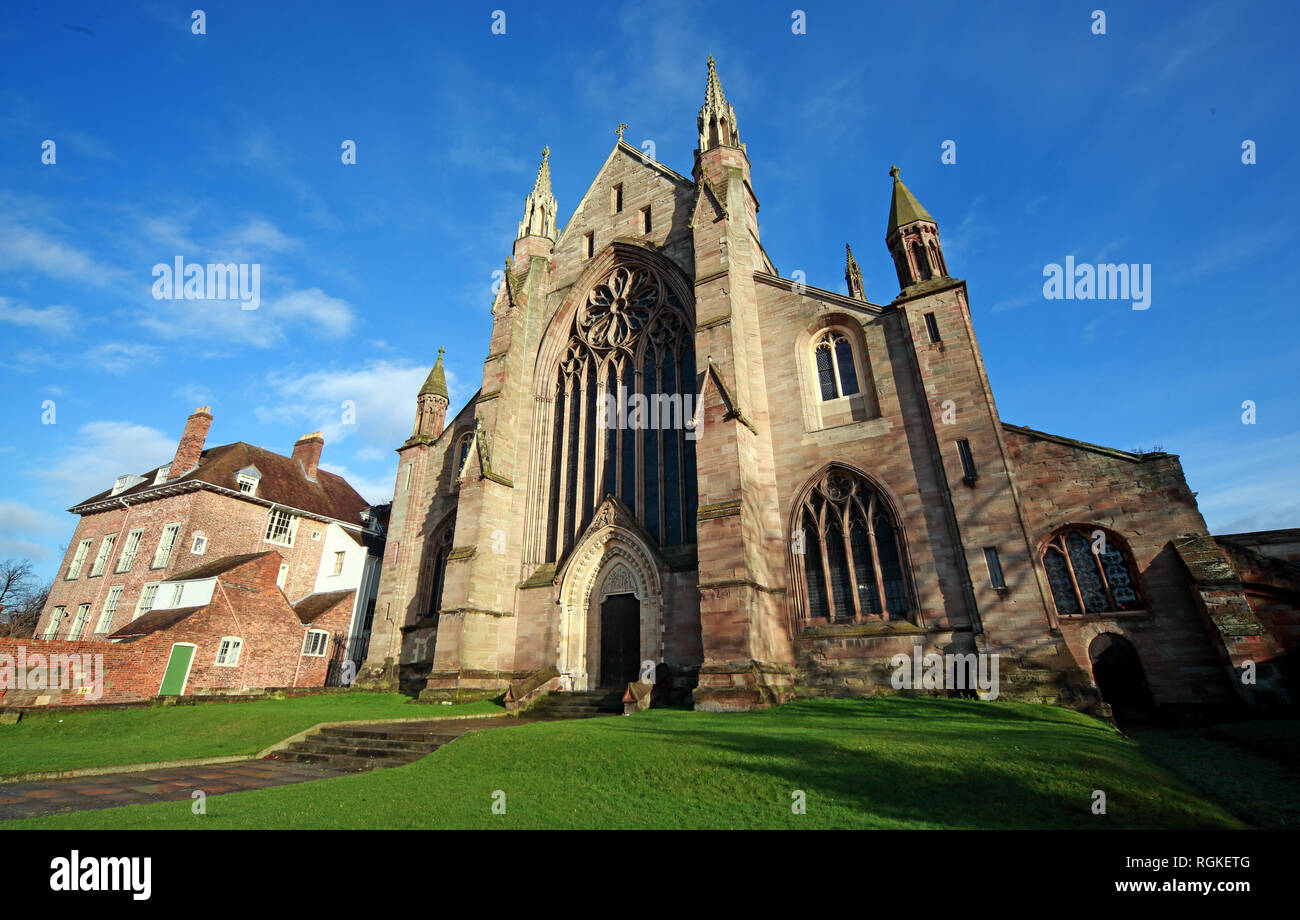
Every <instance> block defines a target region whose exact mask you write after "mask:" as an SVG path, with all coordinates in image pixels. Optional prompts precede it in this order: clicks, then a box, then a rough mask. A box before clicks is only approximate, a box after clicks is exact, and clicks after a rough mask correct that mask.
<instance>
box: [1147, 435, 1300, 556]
mask: <svg viewBox="0 0 1300 920" xmlns="http://www.w3.org/2000/svg"><path fill="white" fill-rule="evenodd" d="M1240 428H1241V433H1240V435H1239V436H1238V437H1237V438H1233V437H1232V435H1231V434H1229V433H1226V432H1223V431H1219V432H1207V433H1198V434H1196V435H1192V436H1190V437H1186V438H1184V437H1182V436H1179V435H1171V436H1170V438H1169V439H1168V440H1167V441H1166V446H1167V447H1168V448H1169V449H1170V450H1171V451H1173V452H1174V453H1176V454H1178V455H1179V456H1180V458H1181V460H1182V464H1183V469H1184V471H1185V472H1186V474H1187V479H1188V482H1189V484H1190V485H1191V487H1192V488H1193V489H1197V490H1199V494H1198V495H1197V497H1196V501H1197V504H1198V505H1199V506H1200V509H1201V514H1202V515H1203V516H1204V517H1205V522H1206V524H1207V525H1208V526H1209V528H1210V533H1242V532H1245V531H1251V530H1273V529H1276V528H1282V527H1295V526H1296V522H1297V521H1300V497H1297V496H1296V491H1295V486H1294V483H1295V481H1296V479H1297V478H1298V477H1300V459H1297V458H1300V434H1284V435H1276V436H1273V437H1268V436H1263V437H1261V436H1260V435H1261V434H1263V433H1262V432H1258V433H1257V432H1256V430H1254V429H1252V428H1251V427H1249V426H1246V425H1242V426H1240ZM1234 441H1235V443H1234Z"/></svg>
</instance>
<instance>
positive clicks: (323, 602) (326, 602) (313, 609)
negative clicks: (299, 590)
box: [293, 589, 356, 626]
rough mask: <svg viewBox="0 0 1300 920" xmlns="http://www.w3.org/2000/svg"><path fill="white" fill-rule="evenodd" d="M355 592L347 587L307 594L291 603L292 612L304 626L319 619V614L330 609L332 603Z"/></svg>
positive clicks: (334, 603)
mask: <svg viewBox="0 0 1300 920" xmlns="http://www.w3.org/2000/svg"><path fill="white" fill-rule="evenodd" d="M355 593H356V592H355V591H353V590H352V589H348V590H347V591H322V592H321V593H320V594H308V595H307V596H306V597H304V598H303V599H302V600H300V601H298V603H296V604H294V605H293V612H294V613H296V614H298V621H299V622H301V623H302V624H303V625H304V626H306V625H307V624H308V623H311V622H313V621H314V620H318V619H320V617H321V615H322V614H324V613H326V612H327V611H329V610H332V609H333V608H334V605H336V604H338V603H339V602H340V601H342V600H344V599H345V598H348V597H351V596H352V595H353V594H355Z"/></svg>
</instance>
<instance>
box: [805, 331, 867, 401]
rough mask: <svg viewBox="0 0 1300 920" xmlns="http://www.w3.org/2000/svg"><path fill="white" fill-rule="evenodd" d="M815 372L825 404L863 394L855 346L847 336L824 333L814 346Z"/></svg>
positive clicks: (829, 332)
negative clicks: (843, 397)
mask: <svg viewBox="0 0 1300 920" xmlns="http://www.w3.org/2000/svg"><path fill="white" fill-rule="evenodd" d="M813 370H814V371H815V372H816V374H817V389H818V392H819V393H821V398H822V402H827V401H829V400H832V399H839V398H840V397H841V396H853V395H855V394H857V393H859V392H861V389H860V387H859V386H858V365H857V358H856V356H855V355H854V353H853V343H852V342H850V341H849V338H848V336H846V335H845V334H844V333H843V332H839V331H837V330H834V329H832V330H829V331H827V332H824V333H822V335H821V337H820V338H819V339H818V340H817V343H816V344H815V345H814V346H813Z"/></svg>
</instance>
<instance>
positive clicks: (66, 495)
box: [37, 421, 176, 506]
mask: <svg viewBox="0 0 1300 920" xmlns="http://www.w3.org/2000/svg"><path fill="white" fill-rule="evenodd" d="M175 453H176V439H175V438H173V437H170V436H168V435H165V434H163V433H162V432H161V431H159V430H158V429H157V428H150V427H148V426H146V425H136V424H133V423H131V422H110V421H103V422H87V423H86V424H85V425H82V426H81V427H80V428H78V429H77V437H76V439H75V440H74V442H73V446H72V447H71V448H69V449H67V450H63V451H61V452H60V453H59V454H58V455H57V456H58V459H57V460H55V461H54V462H53V463H52V464H50V465H48V466H46V467H45V468H43V469H42V470H41V471H40V472H38V473H37V475H38V476H39V477H40V478H41V479H44V480H45V481H46V482H47V483H48V484H49V486H50V488H51V489H52V490H53V491H54V493H55V495H56V497H57V499H58V500H59V501H60V502H63V503H64V504H65V506H66V505H71V504H73V503H75V502H79V501H83V500H85V499H87V498H90V496H92V495H95V494H97V493H99V492H102V491H104V490H105V489H107V488H109V487H110V486H111V485H112V484H113V481H114V480H115V479H117V477H118V476H122V475H125V474H126V473H136V474H140V473H144V472H146V471H148V470H150V469H152V468H153V467H155V466H160V465H161V464H164V463H166V462H167V461H168V460H170V459H171V458H172V456H173V455H174V454H175Z"/></svg>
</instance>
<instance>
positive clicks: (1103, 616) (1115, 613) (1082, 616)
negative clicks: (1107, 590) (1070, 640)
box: [1057, 610, 1153, 623]
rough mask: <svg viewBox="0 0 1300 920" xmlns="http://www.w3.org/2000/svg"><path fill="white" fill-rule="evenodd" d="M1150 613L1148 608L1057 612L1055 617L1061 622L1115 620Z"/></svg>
mask: <svg viewBox="0 0 1300 920" xmlns="http://www.w3.org/2000/svg"><path fill="white" fill-rule="evenodd" d="M1152 615H1153V613H1152V611H1150V610H1103V611H1102V612H1101V613H1068V614H1058V615H1057V619H1059V620H1060V621H1061V622H1062V623H1079V622H1083V621H1088V620H1116V619H1126V618H1129V617H1133V618H1138V619H1141V618H1144V617H1147V618H1149V617H1151V616H1152Z"/></svg>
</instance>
